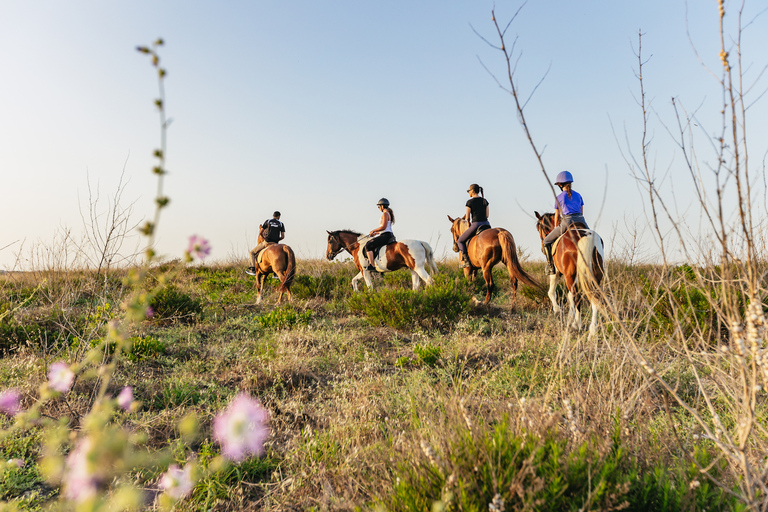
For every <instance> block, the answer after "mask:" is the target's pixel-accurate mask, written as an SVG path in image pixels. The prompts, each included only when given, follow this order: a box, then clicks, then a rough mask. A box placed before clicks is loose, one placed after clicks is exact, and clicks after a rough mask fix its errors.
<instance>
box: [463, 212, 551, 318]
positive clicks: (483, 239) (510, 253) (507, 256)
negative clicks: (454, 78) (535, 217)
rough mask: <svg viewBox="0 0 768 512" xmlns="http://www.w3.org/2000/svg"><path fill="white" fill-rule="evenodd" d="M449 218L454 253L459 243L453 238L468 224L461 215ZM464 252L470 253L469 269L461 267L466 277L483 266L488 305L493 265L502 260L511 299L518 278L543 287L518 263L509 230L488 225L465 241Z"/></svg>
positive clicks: (515, 291) (472, 276)
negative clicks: (510, 287) (505, 267)
mask: <svg viewBox="0 0 768 512" xmlns="http://www.w3.org/2000/svg"><path fill="white" fill-rule="evenodd" d="M448 220H449V221H451V236H453V252H459V246H458V245H456V240H458V238H459V237H460V236H461V234H462V233H464V231H466V230H467V228H468V227H469V223H468V222H467V221H466V219H464V218H462V217H457V218H455V219H452V218H451V216H450V215H448ZM467 254H469V264H470V266H469V267H468V268H465V269H464V275H465V276H466V277H467V279H470V280H474V279H475V275H476V274H477V270H478V269H483V278H484V279H485V288H486V294H485V302H483V304H488V303H489V302H490V300H491V292H492V291H493V287H494V285H493V266H494V265H496V264H497V263H498V262H500V261H501V262H503V263H504V264H505V265H506V266H507V271H508V272H509V280H510V281H511V282H512V302H513V303H514V302H515V301H516V300H517V281H518V280H520V281H522V282H524V283H525V284H527V285H528V286H533V287H534V288H538V289H540V290H542V289H543V288H542V286H541V284H539V283H537V282H536V280H535V279H533V278H532V277H531V276H530V275H528V273H527V272H526V271H525V270H523V267H522V266H520V261H519V260H518V259H517V249H516V248H515V239H514V238H513V237H512V233H510V232H509V231H507V230H506V229H504V228H491V229H486V230H485V231H482V232H481V233H480V234H479V235H475V236H473V237H472V238H470V239H469V242H468V243H467Z"/></svg>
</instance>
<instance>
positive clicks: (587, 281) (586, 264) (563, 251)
mask: <svg viewBox="0 0 768 512" xmlns="http://www.w3.org/2000/svg"><path fill="white" fill-rule="evenodd" d="M533 213H535V214H536V218H537V219H538V221H537V222H536V229H537V230H538V232H539V236H540V237H541V239H542V240H544V237H546V236H547V235H548V234H549V233H550V231H552V230H553V229H554V228H555V226H554V217H555V214H554V213H545V214H543V215H540V214H539V212H533ZM552 259H553V260H554V263H555V269H556V273H555V274H554V275H551V276H549V300H550V301H552V309H553V310H554V312H555V313H559V312H560V306H558V305H557V294H556V293H555V288H556V287H557V282H558V281H559V280H560V277H563V278H564V279H565V286H566V287H567V288H568V307H569V311H568V323H569V324H570V325H571V326H572V327H573V328H574V329H581V313H580V312H579V306H580V305H581V297H580V293H579V292H581V293H583V294H584V295H586V297H587V299H588V300H589V302H590V304H591V305H592V321H591V322H590V324H589V337H590V338H591V337H592V336H594V335H595V332H596V331H597V305H598V300H599V297H598V296H599V295H600V283H601V282H602V280H603V277H604V276H605V263H604V249H603V239H602V238H600V235H598V234H597V233H595V232H594V231H592V230H591V229H586V228H584V227H583V226H579V225H578V224H573V225H571V226H569V227H568V230H567V231H566V232H565V233H564V234H563V236H561V237H560V239H559V241H558V242H556V246H553V250H552Z"/></svg>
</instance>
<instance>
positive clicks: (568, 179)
mask: <svg viewBox="0 0 768 512" xmlns="http://www.w3.org/2000/svg"><path fill="white" fill-rule="evenodd" d="M560 183H573V175H572V174H571V173H569V172H568V171H563V172H561V173H559V174H558V175H557V178H555V185H558V184H560Z"/></svg>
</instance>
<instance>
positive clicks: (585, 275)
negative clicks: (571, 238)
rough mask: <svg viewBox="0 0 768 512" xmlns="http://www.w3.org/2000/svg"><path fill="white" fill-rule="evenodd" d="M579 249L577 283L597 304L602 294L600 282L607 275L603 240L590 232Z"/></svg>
mask: <svg viewBox="0 0 768 512" xmlns="http://www.w3.org/2000/svg"><path fill="white" fill-rule="evenodd" d="M577 249H578V255H577V257H576V282H578V283H579V289H580V290H581V291H582V292H583V293H584V295H586V297H587V299H589V301H590V302H592V303H593V304H596V303H597V302H598V300H599V296H600V293H601V292H600V282H601V281H602V280H603V276H604V275H605V266H604V258H603V240H602V239H601V238H600V235H598V234H597V233H595V232H594V231H592V230H589V231H588V232H587V234H586V235H584V236H582V237H581V238H580V239H579V242H578V245H577ZM595 255H597V257H595Z"/></svg>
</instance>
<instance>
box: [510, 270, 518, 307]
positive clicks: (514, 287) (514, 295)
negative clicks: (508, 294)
mask: <svg viewBox="0 0 768 512" xmlns="http://www.w3.org/2000/svg"><path fill="white" fill-rule="evenodd" d="M509 280H510V282H511V283H512V305H513V306H514V305H515V304H517V278H516V277H515V276H510V278H509Z"/></svg>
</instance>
